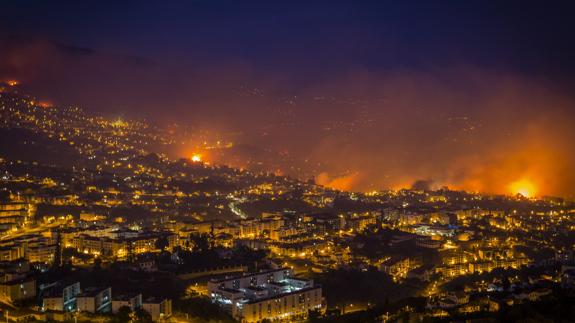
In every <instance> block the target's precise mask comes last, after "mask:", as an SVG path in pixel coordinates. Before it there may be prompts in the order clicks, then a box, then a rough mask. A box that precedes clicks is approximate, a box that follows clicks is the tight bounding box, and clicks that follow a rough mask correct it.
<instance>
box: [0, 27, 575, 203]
mask: <svg viewBox="0 0 575 323" xmlns="http://www.w3.org/2000/svg"><path fill="white" fill-rule="evenodd" d="M0 47H1V48H2V51H1V52H0V77H3V78H7V77H10V78H19V79H21V81H22V82H23V83H24V86H25V87H27V88H28V89H30V90H31V92H33V93H36V94H38V95H39V96H40V97H41V98H44V99H47V100H50V101H53V102H55V103H58V104H70V103H77V104H80V105H82V106H85V107H86V109H88V110H91V111H95V112H98V113H104V114H105V115H108V116H114V115H125V116H127V117H131V116H136V117H140V116H145V117H147V118H149V119H153V120H154V121H155V122H157V123H159V124H161V125H164V124H167V123H172V122H177V123H179V124H188V125H195V126H197V127H199V128H201V129H209V130H210V131H212V132H214V133H216V132H217V133H221V134H222V135H221V136H222V137H225V135H226V134H229V133H233V134H234V137H233V140H234V142H235V144H236V146H240V145H243V147H258V148H259V149H258V150H256V149H252V150H250V149H244V150H243V151H242V155H241V156H242V157H241V158H242V159H247V158H251V159H253V160H256V161H257V160H258V158H264V157H263V155H260V154H263V153H262V151H273V152H275V153H277V155H278V156H280V157H278V158H276V159H278V160H280V159H281V158H284V159H286V161H285V162H284V163H283V164H282V165H281V166H278V167H276V166H275V165H274V167H273V168H272V169H270V171H278V170H279V171H281V172H282V173H285V174H289V175H292V176H298V177H302V178H305V179H307V178H309V177H312V176H313V177H315V180H316V181H317V182H318V183H320V184H322V185H326V186H330V187H333V188H337V189H342V190H363V191H368V190H374V189H383V188H400V187H406V188H407V187H411V186H412V184H413V187H414V188H418V189H435V188H438V187H442V186H448V187H450V188H456V189H466V190H472V191H483V192H492V193H506V194H509V193H517V192H524V193H526V194H537V195H547V194H549V195H564V196H572V195H574V194H575V173H574V172H573V171H572V167H573V165H575V150H574V149H573V141H574V140H575V127H573V121H574V120H575V108H574V101H573V99H572V98H571V97H569V96H568V95H566V94H565V93H563V92H562V91H561V90H560V89H559V88H557V87H556V86H555V85H554V84H552V83H548V82H545V81H542V80H539V79H532V78H529V77H527V76H523V75H519V74H517V73H513V72H510V71H501V70H498V69H485V68H479V67H477V66H473V65H450V66H442V67H434V68H425V69H423V68H422V69H413V68H411V69H410V68H396V69H386V70H371V69H369V68H364V67H361V66H358V67H357V68H353V69H342V70H341V71H338V72H336V73H334V74H333V75H332V77H330V78H323V79H315V80H313V81H308V82H301V83H298V81H299V79H290V77H284V76H282V75H277V74H274V73H273V72H270V73H266V72H265V71H262V70H261V69H257V68H256V67H254V66H253V65H251V64H249V63H246V62H244V61H241V60H237V61H226V62H221V63H218V64H212V65H211V66H205V65H202V64H197V65H195V64H193V63H190V62H193V59H192V60H186V61H178V60H176V59H173V60H164V61H156V60H148V59H144V58H138V57H135V56H129V55H119V54H116V53H109V52H105V51H103V52H100V51H98V50H94V49H84V48H77V47H73V46H67V45H62V44H57V43H54V42H50V41H47V40H44V39H21V38H6V37H5V38H3V39H1V40H0ZM294 83H297V84H299V85H298V86H293V84H294ZM188 151H189V149H188ZM249 156H251V157H249ZM227 160H229V161H230V163H232V164H236V165H245V164H246V163H244V162H242V161H241V160H238V156H223V157H219V158H218V161H219V162H222V163H226V161H227ZM232 161H233V162H232ZM294 165H297V167H296V166H294ZM280 167H281V169H278V168H280ZM310 174H311V176H308V175H310ZM421 179H424V180H421ZM414 183H415V184H414Z"/></svg>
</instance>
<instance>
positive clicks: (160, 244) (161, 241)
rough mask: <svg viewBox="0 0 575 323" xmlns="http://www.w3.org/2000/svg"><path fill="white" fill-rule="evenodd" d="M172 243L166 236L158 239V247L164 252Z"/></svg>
mask: <svg viewBox="0 0 575 323" xmlns="http://www.w3.org/2000/svg"><path fill="white" fill-rule="evenodd" d="M169 245H170V242H169V241H168V238H166V237H160V238H158V239H157V240H156V244H155V246H156V249H160V250H161V251H162V252H164V251H165V250H166V248H168V246H169Z"/></svg>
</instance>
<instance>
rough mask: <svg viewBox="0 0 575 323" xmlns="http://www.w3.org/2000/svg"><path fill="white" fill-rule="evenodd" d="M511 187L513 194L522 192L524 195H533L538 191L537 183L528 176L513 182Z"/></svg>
mask: <svg viewBox="0 0 575 323" xmlns="http://www.w3.org/2000/svg"><path fill="white" fill-rule="evenodd" d="M509 188H510V190H511V192H512V193H513V194H521V195H523V196H524V197H533V196H534V195H535V194H536V193H537V188H536V187H535V184H533V182H531V181H530V180H529V179H526V178H522V179H519V180H517V181H515V182H513V183H511V184H510V185H509Z"/></svg>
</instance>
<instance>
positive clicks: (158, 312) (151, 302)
mask: <svg viewBox="0 0 575 323" xmlns="http://www.w3.org/2000/svg"><path fill="white" fill-rule="evenodd" d="M142 309H144V310H145V311H146V312H148V313H150V315H151V316H152V321H154V322H157V321H160V320H164V319H167V318H168V317H170V316H171V315H172V300H171V299H157V298H148V299H146V301H145V302H144V303H143V304H142Z"/></svg>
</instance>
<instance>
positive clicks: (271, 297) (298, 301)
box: [208, 268, 324, 322]
mask: <svg viewBox="0 0 575 323" xmlns="http://www.w3.org/2000/svg"><path fill="white" fill-rule="evenodd" d="M208 293H209V295H210V297H211V298H212V302H214V303H216V304H219V305H220V306H221V307H222V308H223V309H224V310H226V311H228V312H229V313H230V314H231V315H232V316H233V317H234V319H236V320H238V321H241V322H259V321H262V320H264V319H268V320H279V319H284V320H288V319H294V318H296V317H302V318H303V317H305V316H306V315H307V314H308V312H309V311H310V310H322V309H323V308H324V305H323V297H322V290H321V287H319V286H316V285H314V283H313V280H307V279H298V278H295V277H293V270H292V269H288V268H281V269H276V270H269V271H264V272H259V273H253V274H248V275H243V276H236V277H231V278H226V279H222V280H211V281H210V282H208Z"/></svg>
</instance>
